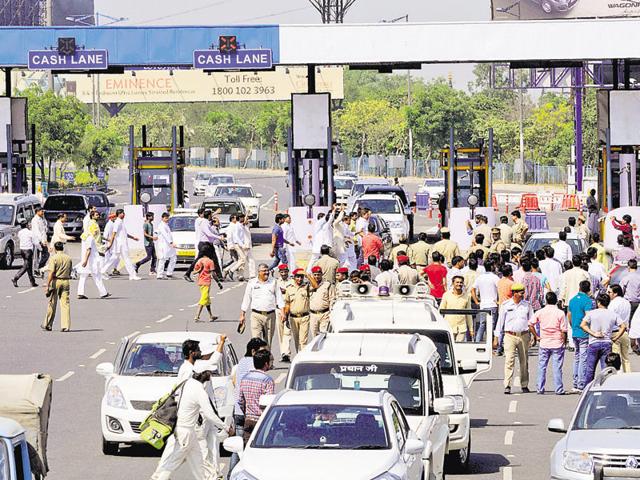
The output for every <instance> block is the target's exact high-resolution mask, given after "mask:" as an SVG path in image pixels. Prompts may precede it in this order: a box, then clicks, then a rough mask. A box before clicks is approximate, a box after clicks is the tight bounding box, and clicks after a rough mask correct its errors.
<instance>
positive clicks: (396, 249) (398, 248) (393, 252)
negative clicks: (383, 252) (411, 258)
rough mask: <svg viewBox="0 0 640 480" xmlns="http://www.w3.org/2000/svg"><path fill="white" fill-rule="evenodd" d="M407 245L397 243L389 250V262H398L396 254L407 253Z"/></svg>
mask: <svg viewBox="0 0 640 480" xmlns="http://www.w3.org/2000/svg"><path fill="white" fill-rule="evenodd" d="M408 250H409V245H407V244H406V243H399V244H398V245H396V246H395V247H393V248H392V249H391V260H392V261H393V262H394V263H395V262H397V261H398V252H404V253H409V252H408Z"/></svg>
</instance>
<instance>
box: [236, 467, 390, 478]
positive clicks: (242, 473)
mask: <svg viewBox="0 0 640 480" xmlns="http://www.w3.org/2000/svg"><path fill="white" fill-rule="evenodd" d="M230 480H258V479H257V478H256V477H254V476H253V475H251V474H249V473H248V472H246V471H245V470H239V469H237V468H234V469H233V472H231V478H230ZM398 480H399V479H398Z"/></svg>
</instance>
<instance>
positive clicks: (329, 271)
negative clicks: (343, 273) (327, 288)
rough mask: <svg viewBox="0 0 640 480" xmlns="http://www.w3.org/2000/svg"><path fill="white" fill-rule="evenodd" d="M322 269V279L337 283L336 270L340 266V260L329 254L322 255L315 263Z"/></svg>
mask: <svg viewBox="0 0 640 480" xmlns="http://www.w3.org/2000/svg"><path fill="white" fill-rule="evenodd" d="M313 266H314V267H315V266H318V267H320V268H321V269H322V280H323V281H325V282H331V283H333V284H335V283H336V270H337V269H338V267H340V262H339V261H338V260H336V259H335V258H333V257H330V256H329V255H323V256H321V257H320V258H319V259H318V260H317V261H316V263H315V264H314V265H313Z"/></svg>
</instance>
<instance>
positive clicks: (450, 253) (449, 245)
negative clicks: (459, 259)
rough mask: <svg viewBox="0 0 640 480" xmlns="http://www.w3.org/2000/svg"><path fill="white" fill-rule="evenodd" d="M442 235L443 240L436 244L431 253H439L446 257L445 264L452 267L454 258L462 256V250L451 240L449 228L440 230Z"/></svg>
mask: <svg viewBox="0 0 640 480" xmlns="http://www.w3.org/2000/svg"><path fill="white" fill-rule="evenodd" d="M440 235H441V236H442V240H440V241H439V242H436V244H435V245H434V246H433V248H432V250H431V251H432V252H438V253H439V254H440V255H442V256H443V257H444V259H445V263H446V264H447V265H451V260H452V259H453V257H456V256H459V255H460V248H459V247H458V244H457V243H456V242H454V241H453V240H451V231H450V230H449V229H448V228H447V227H442V228H441V229H440Z"/></svg>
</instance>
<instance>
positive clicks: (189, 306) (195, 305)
mask: <svg viewBox="0 0 640 480" xmlns="http://www.w3.org/2000/svg"><path fill="white" fill-rule="evenodd" d="M197 306H198V304H197V303H194V304H193V305H187V308H193V307H197Z"/></svg>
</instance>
